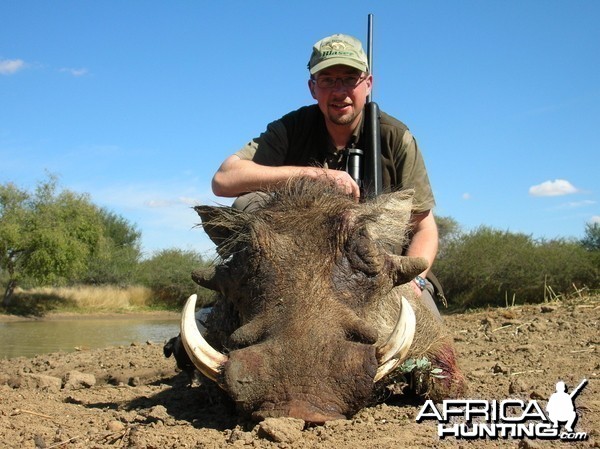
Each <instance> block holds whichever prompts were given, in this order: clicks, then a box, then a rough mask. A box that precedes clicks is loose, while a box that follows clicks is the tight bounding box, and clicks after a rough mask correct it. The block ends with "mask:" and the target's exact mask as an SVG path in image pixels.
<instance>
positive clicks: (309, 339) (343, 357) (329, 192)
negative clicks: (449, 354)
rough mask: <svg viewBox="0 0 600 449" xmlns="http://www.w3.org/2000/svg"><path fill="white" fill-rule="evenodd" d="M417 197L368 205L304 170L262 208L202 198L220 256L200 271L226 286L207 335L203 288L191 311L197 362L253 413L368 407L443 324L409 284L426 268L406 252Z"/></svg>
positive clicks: (316, 414)
mask: <svg viewBox="0 0 600 449" xmlns="http://www.w3.org/2000/svg"><path fill="white" fill-rule="evenodd" d="M411 204H412V200H411V194H410V192H398V193H390V194H386V195H381V196H380V197H379V198H377V199H375V200H373V201H371V202H366V203H360V204H358V203H356V202H354V201H353V200H352V199H351V198H349V197H347V196H345V195H342V194H340V193H339V192H338V191H337V189H335V188H333V187H331V186H329V185H327V184H326V183H321V182H314V181H313V182H307V181H294V182H291V183H290V184H289V185H287V186H286V187H285V188H284V189H281V190H277V191H274V192H271V194H270V199H269V200H268V201H267V203H266V204H265V205H264V206H263V207H262V208H260V209H259V210H256V211H254V212H252V213H246V212H240V211H238V210H234V209H232V208H227V207H208V206H199V207H196V211H197V212H198V214H199V215H200V217H201V218H202V223H203V226H204V229H205V230H206V232H207V233H208V234H209V236H210V237H211V238H212V239H213V241H214V242H215V243H216V244H217V248H218V252H219V254H220V255H221V258H222V260H221V262H220V263H219V264H218V265H217V266H216V267H214V268H213V269H210V270H205V271H198V272H195V274H194V276H193V277H194V279H195V280H196V282H198V283H199V284H200V285H203V286H205V287H207V288H210V289H212V290H215V291H217V292H218V293H219V297H220V299H219V301H218V302H217V304H216V305H215V308H214V312H213V314H212V316H211V317H210V320H209V322H208V323H207V327H208V334H207V335H206V339H205V338H204V337H203V336H202V335H201V334H200V332H199V331H198V329H197V327H196V324H195V320H194V306H195V298H194V297H192V298H190V300H189V301H188V303H187V305H186V307H185V309H184V312H183V317H182V341H183V345H184V347H185V349H186V351H187V353H188V354H189V356H190V358H191V359H192V362H193V363H194V365H195V366H196V367H197V368H198V369H199V370H200V371H201V372H202V373H203V374H204V375H206V376H207V377H209V378H210V379H212V380H214V381H216V382H217V383H218V384H219V385H220V386H221V387H222V388H223V389H224V390H225V391H226V392H227V393H228V394H229V395H230V396H231V398H232V399H233V400H234V401H235V403H236V404H237V406H238V408H239V410H241V411H243V412H246V413H249V414H251V415H252V416H253V417H254V418H255V419H264V418H266V417H279V416H290V417H296V418H301V419H304V420H305V421H308V422H314V423H321V422H324V421H327V420H330V419H337V418H343V417H347V416H350V415H352V414H353V413H355V412H356V411H358V410H359V409H360V408H362V407H364V406H365V405H366V404H368V403H369V402H370V401H371V400H372V399H373V391H374V385H375V384H376V383H378V382H384V381H385V379H386V376H387V375H388V374H389V373H390V372H391V371H392V370H393V369H394V368H395V367H396V366H397V365H398V364H399V363H400V362H402V361H403V360H404V359H405V358H406V357H407V356H408V355H409V353H416V352H415V351H417V352H419V353H421V354H424V353H425V352H427V351H428V350H430V348H431V347H432V345H431V342H432V341H435V342H437V341H439V340H440V338H441V337H440V335H442V332H441V331H440V330H439V329H440V326H439V325H438V324H436V323H435V319H434V318H433V317H431V316H430V314H428V312H427V311H426V310H424V309H423V308H422V307H421V306H420V305H419V301H415V300H414V298H413V297H412V296H410V295H411V292H412V289H410V288H406V286H403V284H405V283H407V282H409V281H410V280H411V279H413V278H414V276H415V275H416V274H418V273H420V272H422V271H423V270H424V269H426V267H427V262H426V261H425V260H424V259H421V258H410V257H405V256H400V255H398V254H397V253H399V251H401V248H402V247H403V245H404V244H405V243H406V235H407V233H408V232H409V229H410V226H409V220H410V212H411ZM420 323H425V324H424V325H423V324H420ZM423 329H426V330H425V331H423ZM415 332H416V333H417V335H415ZM419 332H421V333H423V334H426V335H422V336H419V335H418V334H419ZM207 341H209V342H211V344H212V346H211V345H209V343H208V342H207ZM419 342H421V343H419ZM423 342H424V343H423ZM411 344H412V347H411ZM415 345H416V346H417V348H416V349H415ZM434 346H435V344H434ZM215 348H216V349H215Z"/></svg>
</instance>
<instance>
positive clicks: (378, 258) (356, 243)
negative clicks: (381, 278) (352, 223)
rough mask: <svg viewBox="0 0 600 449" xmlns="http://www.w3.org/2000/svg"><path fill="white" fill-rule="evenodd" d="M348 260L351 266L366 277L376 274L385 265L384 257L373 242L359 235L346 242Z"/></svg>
mask: <svg viewBox="0 0 600 449" xmlns="http://www.w3.org/2000/svg"><path fill="white" fill-rule="evenodd" d="M348 244H349V246H348V258H349V259H350V263H351V264H352V266H353V267H354V268H356V269H358V270H360V271H362V272H363V273H365V274H366V275H368V276H374V275H376V274H378V273H379V272H380V271H381V270H382V268H383V265H384V263H385V257H384V255H383V252H382V251H381V249H380V248H378V247H377V245H376V244H375V242H373V241H372V240H371V239H369V238H368V237H367V236H365V235H363V233H362V232H361V234H360V235H359V236H357V238H351V239H350V240H349V241H348Z"/></svg>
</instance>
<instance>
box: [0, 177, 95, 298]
mask: <svg viewBox="0 0 600 449" xmlns="http://www.w3.org/2000/svg"><path fill="white" fill-rule="evenodd" d="M102 235H103V226H102V220H101V218H100V214H99V213H98V208H97V207H96V206H94V205H93V204H92V203H91V202H90V199H89V197H88V196H87V195H85V194H84V195H82V194H77V193H74V192H71V191H68V190H64V191H62V192H57V179H56V177H54V176H50V177H49V179H48V180H47V181H43V182H40V183H39V184H38V185H37V187H36V189H35V191H34V192H33V193H30V192H27V191H25V190H22V189H19V188H18V187H16V186H15V185H14V184H12V183H8V184H6V185H0V269H1V270H3V271H6V272H7V274H8V282H7V287H6V290H5V293H4V298H3V301H2V305H3V306H8V305H10V303H11V299H12V294H13V292H14V289H15V287H16V286H17V284H18V282H19V281H20V280H21V279H23V278H24V277H30V278H32V279H35V280H36V281H38V282H40V283H53V284H61V283H65V282H66V281H67V280H68V279H71V278H77V277H79V276H81V275H82V273H84V272H85V270H86V269H87V263H88V261H89V260H90V258H91V257H92V256H93V255H94V253H95V252H96V251H97V249H98V243H99V241H100V239H101V238H102Z"/></svg>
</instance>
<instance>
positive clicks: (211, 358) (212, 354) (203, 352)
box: [181, 295, 228, 382]
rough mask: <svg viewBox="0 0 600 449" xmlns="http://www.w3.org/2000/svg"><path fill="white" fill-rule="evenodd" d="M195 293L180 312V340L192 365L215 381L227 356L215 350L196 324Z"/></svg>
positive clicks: (196, 297)
mask: <svg viewBox="0 0 600 449" xmlns="http://www.w3.org/2000/svg"><path fill="white" fill-rule="evenodd" d="M197 299H198V296H197V295H192V296H190V297H189V298H188V300H187V301H186V303H185V306H183V312H182V314H181V341H182V343H183V347H184V348H185V352H187V354H188V356H189V357H190V359H191V360H192V363H193V364H194V366H195V367H196V368H197V369H198V371H200V372H201V373H202V374H204V375H205V376H206V377H208V378H209V379H211V380H213V381H215V382H216V381H217V378H218V375H219V372H220V371H221V367H222V366H223V365H224V364H225V363H226V362H227V360H228V357H227V356H226V355H224V354H221V353H220V352H219V351H217V350H215V349H214V348H213V347H212V346H211V345H209V344H208V342H207V341H206V340H205V339H204V337H203V336H202V334H201V333H200V331H199V330H198V326H196V316H195V313H194V312H195V309H196V300H197Z"/></svg>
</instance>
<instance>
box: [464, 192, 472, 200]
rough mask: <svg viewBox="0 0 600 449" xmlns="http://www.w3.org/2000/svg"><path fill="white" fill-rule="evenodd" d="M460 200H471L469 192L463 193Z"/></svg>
mask: <svg viewBox="0 0 600 449" xmlns="http://www.w3.org/2000/svg"><path fill="white" fill-rule="evenodd" d="M462 199H463V200H465V201H467V200H470V199H471V194H470V193H469V192H465V193H463V194H462Z"/></svg>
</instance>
